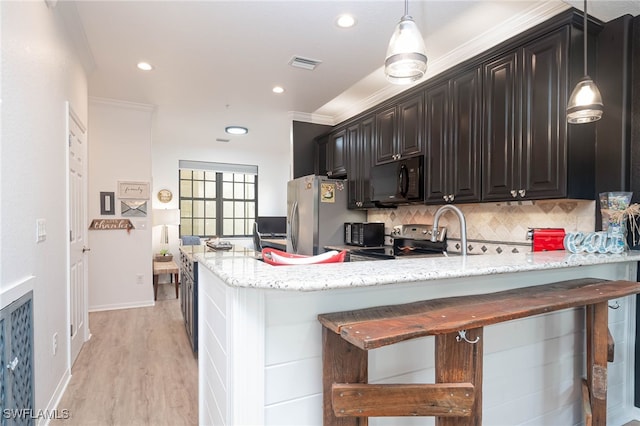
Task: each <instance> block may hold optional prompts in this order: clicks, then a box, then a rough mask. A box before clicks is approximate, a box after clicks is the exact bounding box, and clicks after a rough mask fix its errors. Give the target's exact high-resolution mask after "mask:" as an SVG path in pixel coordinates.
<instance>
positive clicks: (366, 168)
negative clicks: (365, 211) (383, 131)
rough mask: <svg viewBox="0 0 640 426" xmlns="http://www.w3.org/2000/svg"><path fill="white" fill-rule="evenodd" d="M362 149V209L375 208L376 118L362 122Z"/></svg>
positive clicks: (359, 158)
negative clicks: (373, 173) (373, 189)
mask: <svg viewBox="0 0 640 426" xmlns="http://www.w3.org/2000/svg"><path fill="white" fill-rule="evenodd" d="M359 141H360V148H359V151H360V152H359V155H358V183H359V186H360V193H361V194H362V195H361V198H360V201H361V202H362V205H361V206H360V207H362V208H367V207H373V205H374V204H373V201H372V199H373V196H372V194H371V164H372V153H373V141H374V118H373V117H369V118H365V119H364V120H362V122H360V138H359Z"/></svg>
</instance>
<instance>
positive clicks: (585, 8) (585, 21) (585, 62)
mask: <svg viewBox="0 0 640 426" xmlns="http://www.w3.org/2000/svg"><path fill="white" fill-rule="evenodd" d="M583 31H584V75H585V76H587V75H589V74H588V73H587V36H588V34H587V0H584V30H583Z"/></svg>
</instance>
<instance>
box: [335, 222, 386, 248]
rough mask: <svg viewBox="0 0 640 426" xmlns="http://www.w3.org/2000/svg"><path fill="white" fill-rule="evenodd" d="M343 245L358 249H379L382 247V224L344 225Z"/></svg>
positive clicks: (350, 223)
mask: <svg viewBox="0 0 640 426" xmlns="http://www.w3.org/2000/svg"><path fill="white" fill-rule="evenodd" d="M344 243H345V244H347V245H351V246H360V247H381V246H383V245H384V223H382V222H365V223H362V222H359V223H356V222H349V223H345V224H344Z"/></svg>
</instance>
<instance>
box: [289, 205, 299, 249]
mask: <svg viewBox="0 0 640 426" xmlns="http://www.w3.org/2000/svg"><path fill="white" fill-rule="evenodd" d="M299 228H300V218H299V213H298V202H297V201H295V202H294V203H293V207H292V208H291V247H292V248H293V252H294V253H298V234H299V233H300V229H299Z"/></svg>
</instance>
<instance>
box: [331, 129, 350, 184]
mask: <svg viewBox="0 0 640 426" xmlns="http://www.w3.org/2000/svg"><path fill="white" fill-rule="evenodd" d="M346 149H347V144H346V140H345V130H344V129H342V130H340V131H338V132H336V133H332V134H331V135H329V142H328V145H327V176H330V177H334V178H335V177H345V176H346V175H347V155H346V152H347V151H346Z"/></svg>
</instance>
